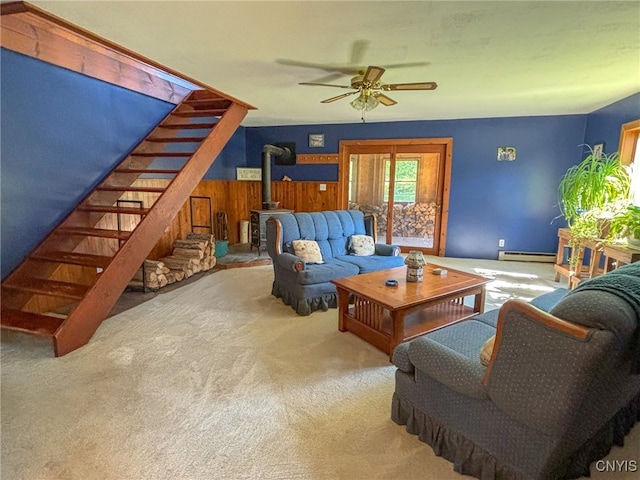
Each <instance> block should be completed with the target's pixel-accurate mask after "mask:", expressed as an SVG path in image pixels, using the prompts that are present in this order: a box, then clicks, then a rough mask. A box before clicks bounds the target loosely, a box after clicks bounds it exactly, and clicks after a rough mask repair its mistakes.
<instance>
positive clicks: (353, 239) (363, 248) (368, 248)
mask: <svg viewBox="0 0 640 480" xmlns="http://www.w3.org/2000/svg"><path fill="white" fill-rule="evenodd" d="M349 252H350V253H353V254H354V255H357V256H359V257H368V256H369V255H373V254H374V253H376V245H375V242H374V241H373V237H370V236H369V235H351V236H350V237H349Z"/></svg>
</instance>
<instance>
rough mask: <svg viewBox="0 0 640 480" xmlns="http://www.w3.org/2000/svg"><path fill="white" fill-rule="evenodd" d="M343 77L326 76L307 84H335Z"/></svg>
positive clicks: (334, 74)
mask: <svg viewBox="0 0 640 480" xmlns="http://www.w3.org/2000/svg"><path fill="white" fill-rule="evenodd" d="M343 77H344V74H343V73H332V74H330V75H327V76H324V77H322V78H317V79H315V80H313V81H311V82H307V83H324V84H327V83H331V82H334V81H336V80H338V79H340V78H343Z"/></svg>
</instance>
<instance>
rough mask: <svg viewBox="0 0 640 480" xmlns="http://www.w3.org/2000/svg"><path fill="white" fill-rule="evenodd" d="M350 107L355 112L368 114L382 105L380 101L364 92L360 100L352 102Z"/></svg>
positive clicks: (361, 93) (359, 97)
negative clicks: (359, 111)
mask: <svg viewBox="0 0 640 480" xmlns="http://www.w3.org/2000/svg"><path fill="white" fill-rule="evenodd" d="M349 105H351V106H352V107H353V108H354V109H355V110H361V111H362V110H364V111H365V112H368V111H370V110H373V109H374V108H376V107H377V106H378V105H380V101H379V100H378V99H377V98H376V97H374V96H373V95H370V94H367V93H366V92H365V91H364V90H363V91H362V92H360V95H359V96H358V98H356V99H355V100H354V101H352V102H351V103H350V104H349Z"/></svg>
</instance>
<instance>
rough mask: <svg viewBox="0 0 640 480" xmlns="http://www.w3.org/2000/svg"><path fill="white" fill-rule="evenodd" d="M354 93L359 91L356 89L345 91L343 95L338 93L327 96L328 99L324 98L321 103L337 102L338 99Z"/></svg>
mask: <svg viewBox="0 0 640 480" xmlns="http://www.w3.org/2000/svg"><path fill="white" fill-rule="evenodd" d="M354 93H358V91H357V90H356V91H355V92H349V93H343V94H342V95H338V96H337V97H331V98H327V99H326V100H322V101H321V102H320V103H331V102H335V101H336V100H340V99H341V98H344V97H348V96H349V95H353V94H354Z"/></svg>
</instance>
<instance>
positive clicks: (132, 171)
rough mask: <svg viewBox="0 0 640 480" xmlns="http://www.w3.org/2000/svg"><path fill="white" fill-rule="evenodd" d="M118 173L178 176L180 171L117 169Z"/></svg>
mask: <svg viewBox="0 0 640 480" xmlns="http://www.w3.org/2000/svg"><path fill="white" fill-rule="evenodd" d="M115 172H116V173H161V174H164V175H177V174H178V173H180V170H169V169H167V168H117V169H116V170H115Z"/></svg>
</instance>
